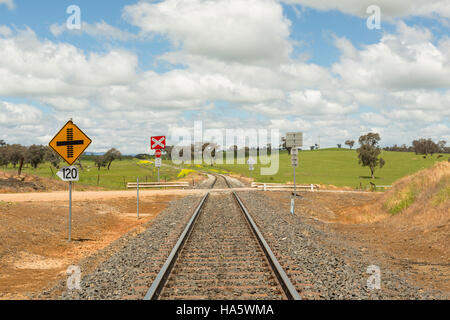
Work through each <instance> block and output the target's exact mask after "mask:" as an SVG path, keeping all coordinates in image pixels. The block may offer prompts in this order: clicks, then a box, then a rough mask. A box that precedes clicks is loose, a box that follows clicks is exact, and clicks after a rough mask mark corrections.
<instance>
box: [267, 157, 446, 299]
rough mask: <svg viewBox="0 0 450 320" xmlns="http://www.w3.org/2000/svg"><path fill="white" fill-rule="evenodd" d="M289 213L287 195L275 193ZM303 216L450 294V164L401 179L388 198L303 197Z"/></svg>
mask: <svg viewBox="0 0 450 320" xmlns="http://www.w3.org/2000/svg"><path fill="white" fill-rule="evenodd" d="M269 195H270V197H271V198H272V199H273V201H276V202H277V203H279V204H280V206H281V207H282V208H284V210H289V203H287V201H281V199H282V196H281V193H278V194H277V193H269ZM302 196H303V199H302V200H298V201H297V209H298V211H299V214H300V215H304V216H308V217H312V218H314V219H316V220H318V221H321V222H325V223H326V226H327V227H330V228H331V229H332V230H334V231H336V232H338V233H339V234H341V235H343V236H344V237H345V238H346V239H348V240H349V241H350V242H351V243H352V244H353V245H355V246H356V247H359V248H363V249H364V250H365V251H366V252H367V254H371V255H374V256H376V257H378V258H379V259H384V260H385V261H386V265H388V266H389V268H393V269H396V268H397V269H399V270H402V271H405V270H407V273H408V274H410V275H411V277H412V278H414V279H415V280H416V281H418V282H419V283H422V284H424V285H429V286H433V287H434V288H437V289H439V290H443V291H445V292H449V293H450V246H449V243H450V163H446V162H441V163H438V164H436V165H435V166H434V167H432V168H430V169H425V170H422V171H420V172H417V173H416V174H414V175H411V176H408V177H405V178H403V179H400V180H399V181H397V182H396V183H394V184H393V187H392V189H390V190H389V191H386V192H385V193H378V192H374V193H359V194H358V193H302Z"/></svg>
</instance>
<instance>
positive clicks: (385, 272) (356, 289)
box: [238, 192, 448, 300]
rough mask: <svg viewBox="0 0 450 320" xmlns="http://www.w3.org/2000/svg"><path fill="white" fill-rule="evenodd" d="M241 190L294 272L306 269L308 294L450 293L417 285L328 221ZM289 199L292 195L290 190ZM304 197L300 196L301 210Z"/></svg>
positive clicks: (388, 295) (437, 296)
mask: <svg viewBox="0 0 450 320" xmlns="http://www.w3.org/2000/svg"><path fill="white" fill-rule="evenodd" d="M238 195H239V197H240V198H241V199H242V201H243V202H244V204H245V206H246V207H247V209H248V210H249V212H250V214H251V215H252V217H253V219H254V220H255V222H256V223H257V224H258V227H259V228H260V230H261V231H262V233H263V235H264V237H265V238H266V240H267V241H268V243H269V245H270V246H271V248H272V250H273V251H274V252H275V253H276V254H277V255H278V256H279V260H280V262H281V263H282V264H283V267H284V268H285V270H286V272H287V274H288V276H290V277H292V278H295V277H298V276H299V274H300V275H301V280H300V281H297V283H298V285H297V290H298V291H299V293H300V294H301V295H302V298H306V299H412V300H415V299H448V297H446V296H445V295H444V294H442V293H440V292H434V291H431V290H426V289H424V288H420V287H417V286H415V285H414V284H412V283H411V282H409V281H408V280H407V279H406V277H405V275H402V274H398V273H396V272H394V271H391V270H390V269H389V265H386V264H385V263H384V262H383V261H382V259H378V258H377V257H373V256H371V255H370V253H369V252H367V251H366V250H364V248H362V249H359V248H355V247H352V246H350V245H349V244H348V243H347V242H346V241H345V240H344V239H342V237H341V236H340V235H339V234H336V233H335V232H333V231H332V230H331V228H327V225H326V224H325V223H321V222H318V221H315V220H312V219H309V218H306V217H304V216H301V217H300V216H299V215H298V213H297V215H296V216H292V215H291V214H290V212H289V211H288V210H280V209H279V208H278V207H276V206H275V204H274V203H271V202H270V201H268V199H267V198H266V197H265V196H264V193H263V192H239V193H238ZM285 201H287V202H289V201H290V195H289V194H288V193H286V199H285ZM301 201H302V200H297V201H296V203H297V209H299V210H301ZM285 211H286V212H285ZM371 265H375V266H378V267H380V271H381V286H380V287H381V288H380V289H379V290H376V289H375V290H370V289H369V288H368V286H367V280H368V278H369V277H370V276H371V275H370V274H368V273H367V269H368V267H369V266H371ZM302 281H303V283H301V282H302ZM302 284H303V286H302ZM305 284H306V285H305ZM309 293H312V294H311V295H310V294H309Z"/></svg>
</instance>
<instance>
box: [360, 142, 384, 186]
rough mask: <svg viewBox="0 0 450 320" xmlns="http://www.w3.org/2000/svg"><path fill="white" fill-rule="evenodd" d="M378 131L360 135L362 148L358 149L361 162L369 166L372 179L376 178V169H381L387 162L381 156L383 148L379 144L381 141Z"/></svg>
mask: <svg viewBox="0 0 450 320" xmlns="http://www.w3.org/2000/svg"><path fill="white" fill-rule="evenodd" d="M380 139H381V138H380V135H379V134H378V133H368V134H366V135H364V136H361V137H359V144H360V145H361V146H360V148H358V149H357V152H358V158H359V164H360V165H362V166H363V167H369V168H370V173H371V176H372V179H374V178H375V177H374V173H375V169H376V168H377V167H379V168H380V169H381V168H383V166H384V165H385V164H386V162H385V161H384V159H383V158H381V157H379V155H380V153H381V148H380V147H379V145H378V142H379V141H380Z"/></svg>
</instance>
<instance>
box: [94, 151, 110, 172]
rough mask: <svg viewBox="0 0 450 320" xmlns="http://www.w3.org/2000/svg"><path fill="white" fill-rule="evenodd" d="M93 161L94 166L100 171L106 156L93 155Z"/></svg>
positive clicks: (104, 165) (104, 164) (105, 162)
mask: <svg viewBox="0 0 450 320" xmlns="http://www.w3.org/2000/svg"><path fill="white" fill-rule="evenodd" d="M94 163H95V166H96V167H97V168H98V171H100V168H101V167H106V164H107V161H106V157H105V156H104V155H103V156H94Z"/></svg>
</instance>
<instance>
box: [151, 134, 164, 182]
mask: <svg viewBox="0 0 450 320" xmlns="http://www.w3.org/2000/svg"><path fill="white" fill-rule="evenodd" d="M150 148H151V149H152V150H156V152H155V156H156V159H155V167H156V168H158V182H159V169H160V168H161V165H162V160H161V158H160V157H161V152H162V151H161V150H165V149H166V136H156V137H151V138H150Z"/></svg>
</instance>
